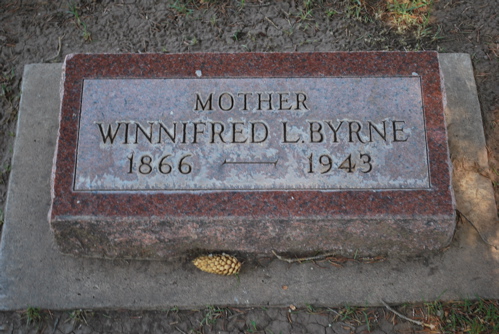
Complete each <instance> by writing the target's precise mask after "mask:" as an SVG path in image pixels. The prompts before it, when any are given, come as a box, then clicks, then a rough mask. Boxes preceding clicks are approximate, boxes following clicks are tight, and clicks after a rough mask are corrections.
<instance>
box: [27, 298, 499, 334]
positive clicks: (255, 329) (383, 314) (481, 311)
mask: <svg viewBox="0 0 499 334" xmlns="http://www.w3.org/2000/svg"><path fill="white" fill-rule="evenodd" d="M261 309H262V310H264V311H265V310H266V308H265V309H264V308H261ZM393 309H394V310H396V311H397V312H398V313H400V315H401V316H404V317H406V319H404V318H402V317H399V315H396V314H395V313H393V312H392V311H390V310H388V309H387V308H384V307H357V306H349V305H346V306H344V307H340V308H325V307H315V306H312V305H310V304H306V305H305V306H304V307H303V308H295V307H293V308H292V309H291V308H290V309H289V310H288V311H289V312H288V313H289V315H288V320H289V321H290V323H292V322H293V321H295V319H296V318H295V316H296V315H298V314H315V315H323V316H326V317H328V319H329V320H328V321H329V327H331V326H332V324H334V323H338V324H340V325H341V326H342V327H343V328H344V329H348V330H350V331H352V332H356V330H359V329H362V330H364V331H366V332H371V331H373V330H376V329H377V328H379V326H380V321H381V320H382V319H384V320H383V321H384V322H385V324H386V322H388V323H389V324H392V326H394V327H393V328H394V330H396V327H395V326H397V325H401V324H407V323H408V324H410V325H411V332H416V333H449V334H450V333H468V334H478V333H484V334H492V333H499V300H484V299H478V300H462V301H453V302H442V301H435V302H427V303H418V304H403V305H399V306H394V307H393ZM250 310H251V309H245V308H230V307H229V308H223V307H218V306H213V305H208V306H207V307H206V308H205V309H203V310H197V311H191V310H183V311H182V310H179V309H178V308H177V307H174V308H171V309H169V310H168V311H167V313H166V318H168V319H169V320H167V321H170V320H175V321H174V322H173V323H174V324H178V325H179V326H180V324H181V323H185V324H191V321H192V320H191V319H192V317H193V315H194V314H195V313H197V314H198V315H200V316H201V320H200V322H199V326H198V327H197V328H195V329H192V330H190V331H189V333H204V332H205V331H207V328H206V327H205V326H208V327H210V330H213V327H214V326H215V324H217V322H219V321H220V323H218V324H217V326H220V325H222V326H226V325H227V324H228V323H230V321H229V320H230V319H234V317H238V318H237V321H236V322H234V323H237V322H238V321H239V322H240V321H243V322H244V321H246V324H245V325H243V326H244V327H239V329H240V330H241V331H242V332H244V333H264V332H265V333H271V332H270V331H269V330H268V329H266V328H263V327H259V326H258V323H257V321H255V320H250V319H251V318H250V319H247V320H245V318H244V315H245V314H248V316H249V314H250V313H248V311H250ZM46 312H48V313H50V314H52V313H51V312H50V311H44V310H40V308H37V307H29V308H28V309H27V310H25V311H23V312H22V317H23V319H25V322H26V326H33V325H37V326H39V327H41V326H45V325H46V324H48V323H49V322H50V321H53V318H54V316H53V315H52V316H51V317H46V316H44V313H46ZM170 312H171V314H170V317H169V313H170ZM193 312H194V313H193ZM55 313H57V311H56V312H55ZM96 313H97V314H99V316H96V317H95V319H97V320H95V321H99V320H98V319H99V318H100V316H102V317H104V318H111V317H110V316H107V315H106V313H105V312H102V311H101V312H96ZM111 313H112V312H111ZM66 314H68V318H67V320H66V322H69V321H73V322H74V323H78V324H80V325H81V326H87V327H92V326H93V325H94V324H92V323H91V322H92V321H94V320H93V319H94V312H93V311H89V310H82V309H78V310H74V311H72V312H70V313H66ZM239 316H242V317H243V318H239ZM56 317H57V315H56ZM59 317H60V316H59ZM198 319H199V318H198ZM407 319H409V320H407ZM411 320H412V321H415V322H419V323H422V324H424V326H423V325H417V324H415V323H412V322H411ZM235 326H236V327H237V326H238V325H235ZM216 328H218V327H216ZM224 328H225V327H224ZM226 330H229V328H227V329H226Z"/></svg>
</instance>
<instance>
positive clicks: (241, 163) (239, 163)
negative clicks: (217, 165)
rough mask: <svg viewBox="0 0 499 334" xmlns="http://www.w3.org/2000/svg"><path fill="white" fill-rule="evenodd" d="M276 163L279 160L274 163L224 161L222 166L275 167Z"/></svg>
mask: <svg viewBox="0 0 499 334" xmlns="http://www.w3.org/2000/svg"><path fill="white" fill-rule="evenodd" d="M278 161H279V159H277V160H276V161H227V159H224V162H223V163H222V165H274V167H275V166H277V162H278Z"/></svg>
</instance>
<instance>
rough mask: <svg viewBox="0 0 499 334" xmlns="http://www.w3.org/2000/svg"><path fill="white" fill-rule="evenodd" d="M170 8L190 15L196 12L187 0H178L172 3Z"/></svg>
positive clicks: (181, 13) (180, 13)
mask: <svg viewBox="0 0 499 334" xmlns="http://www.w3.org/2000/svg"><path fill="white" fill-rule="evenodd" d="M170 8H171V9H173V10H174V11H176V12H177V14H179V15H185V16H188V15H191V14H192V13H193V12H194V10H193V9H192V8H190V6H189V4H188V3H187V2H186V1H179V0H176V1H175V2H174V3H172V4H171V5H170Z"/></svg>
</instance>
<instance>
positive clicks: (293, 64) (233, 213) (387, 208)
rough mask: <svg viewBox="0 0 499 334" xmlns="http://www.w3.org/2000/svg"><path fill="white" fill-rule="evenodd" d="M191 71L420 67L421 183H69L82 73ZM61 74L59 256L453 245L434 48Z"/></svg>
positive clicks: (99, 65)
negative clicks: (190, 186)
mask: <svg viewBox="0 0 499 334" xmlns="http://www.w3.org/2000/svg"><path fill="white" fill-rule="evenodd" d="M196 71H201V72H202V75H203V77H208V78H209V77H216V78H234V77H237V78H240V77H269V78H271V77H352V76H356V77H372V76H380V77H389V76H414V75H417V76H419V77H420V79H421V96H422V100H423V110H424V121H425V124H424V125H425V129H426V140H427V150H428V161H429V174H430V183H431V185H430V188H429V189H419V190H398V191H397V190H387V191H376V190H359V191H317V190H306V191H305V190H288V191H276V190H261V191H218V192H213V191H199V192H191V193H185V192H184V193H172V192H168V191H165V192H162V191H160V192H127V191H122V192H104V191H93V192H78V191H74V185H73V183H74V172H75V163H76V147H77V139H78V125H79V122H80V116H81V115H80V108H81V99H82V86H83V81H84V80H85V79H118V78H196V77H198V75H197V74H196ZM198 73H199V72H198ZM64 76H65V81H64V87H63V102H62V110H61V117H60V129H59V138H58V144H57V150H56V158H55V165H54V170H53V189H52V197H53V200H52V207H51V211H50V214H49V219H50V221H51V226H52V229H53V231H54V233H55V238H56V241H57V244H58V245H59V248H60V249H61V250H62V251H63V252H65V253H71V254H74V255H84V256H95V257H127V258H151V259H153V258H162V257H167V256H171V255H174V254H181V253H183V252H185V251H187V250H189V249H194V248H197V249H206V250H237V251H247V252H258V253H266V252H269V251H270V250H272V249H274V250H277V251H287V252H298V253H306V252H312V251H325V250H338V251H341V252H344V253H353V252H355V251H358V252H360V253H371V254H373V253H390V252H397V253H400V252H401V253H420V252H422V251H424V250H428V249H430V250H432V249H438V248H441V247H443V246H445V245H446V244H447V243H448V242H450V239H451V237H452V234H453V231H454V226H455V210H454V203H453V197H452V191H451V188H450V174H449V158H448V150H447V136H446V129H445V123H444V116H443V106H442V93H441V82H440V69H439V64H438V58H437V54H436V53H434V52H421V53H411V52H395V53H388V52H361V53H284V54H277V53H276V54H272V53H270V54H259V53H251V54H244V53H242V54H188V55H187V54H173V55H163V54H161V55H156V54H147V55H72V56H68V58H67V59H66V63H65V71H64Z"/></svg>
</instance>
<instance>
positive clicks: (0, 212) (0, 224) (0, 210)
mask: <svg viewBox="0 0 499 334" xmlns="http://www.w3.org/2000/svg"><path fill="white" fill-rule="evenodd" d="M3 220H4V215H3V210H2V209H0V228H2V226H3Z"/></svg>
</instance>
